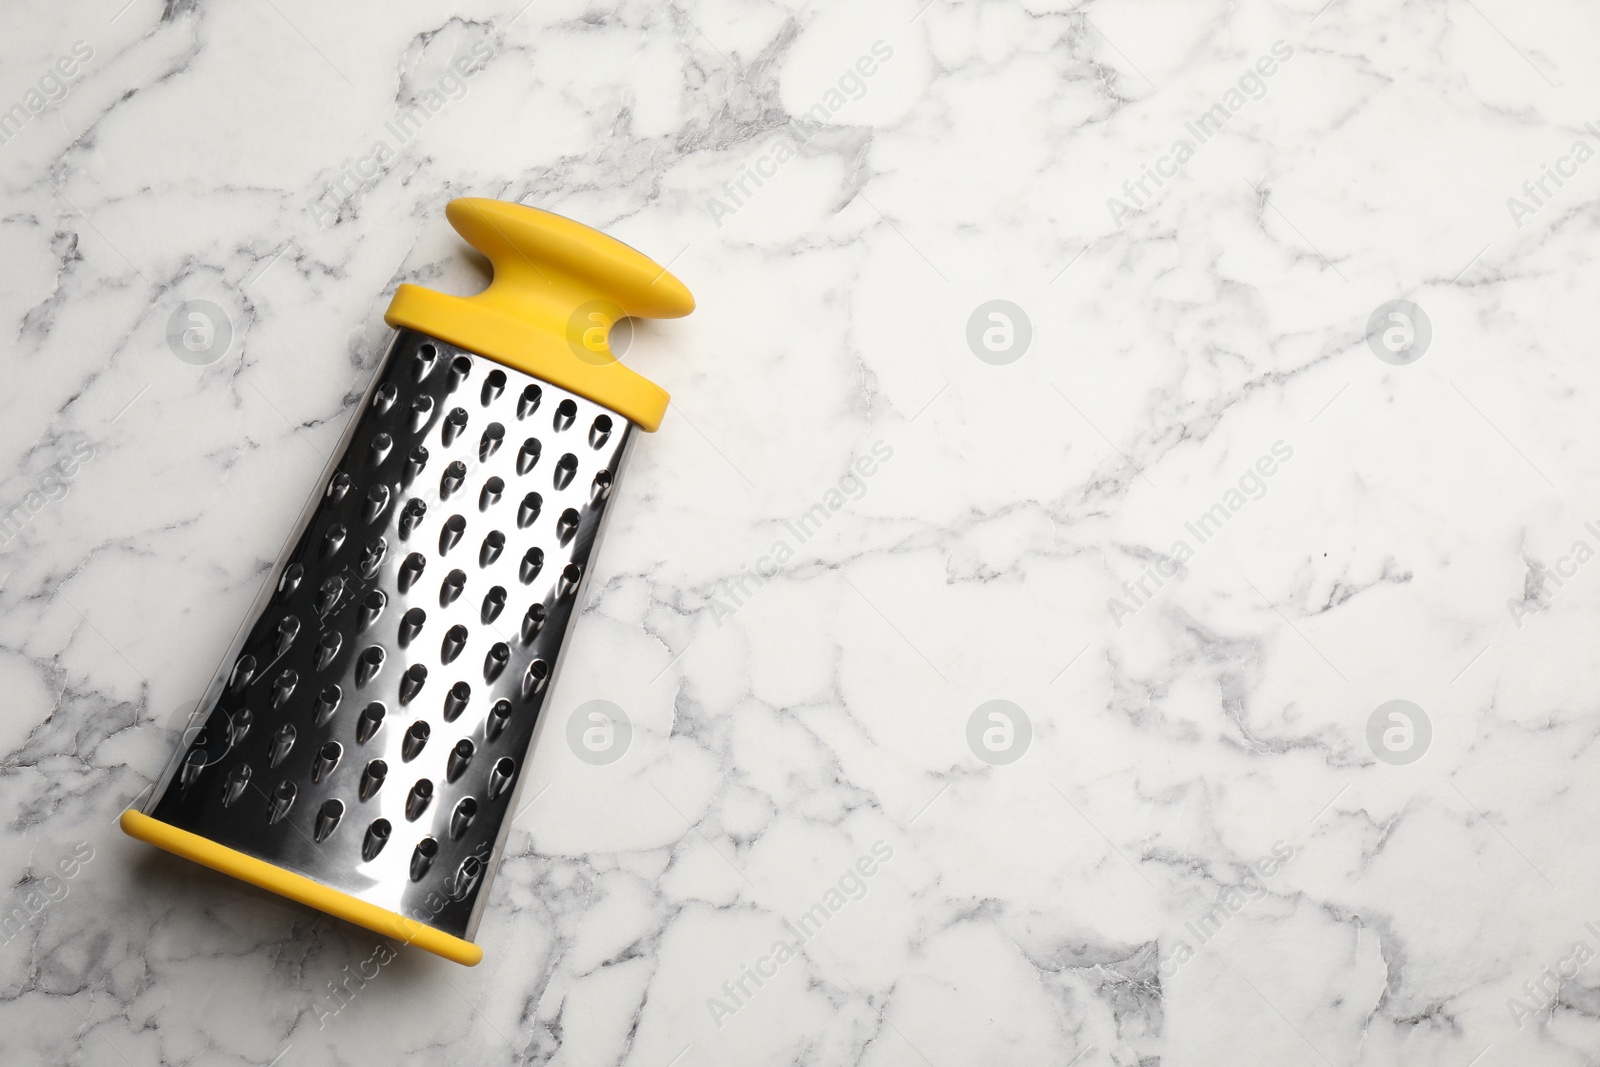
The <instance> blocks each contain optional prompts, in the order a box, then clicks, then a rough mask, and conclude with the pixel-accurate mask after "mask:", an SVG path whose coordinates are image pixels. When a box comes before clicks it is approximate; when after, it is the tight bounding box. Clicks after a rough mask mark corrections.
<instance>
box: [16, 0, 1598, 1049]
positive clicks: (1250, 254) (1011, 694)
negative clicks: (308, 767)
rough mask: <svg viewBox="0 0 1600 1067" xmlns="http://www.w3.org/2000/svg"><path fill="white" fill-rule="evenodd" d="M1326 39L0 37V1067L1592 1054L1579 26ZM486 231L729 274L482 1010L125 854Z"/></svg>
mask: <svg viewBox="0 0 1600 1067" xmlns="http://www.w3.org/2000/svg"><path fill="white" fill-rule="evenodd" d="M1323 3H1324V0H1309V2H1304V3H1289V4H1265V3H1260V2H1249V3H1244V4H1234V3H1225V2H1220V0H1191V2H1188V3H1183V4H1177V3H1150V2H1145V3H1136V2H1128V0H1099V2H1095V3H1091V4H1084V5H1081V6H1075V5H1073V4H1072V3H1070V2H1068V0H1057V2H1053V3H1052V2H1048V0H1041V2H1037V3H1028V4H1014V3H965V2H962V3H951V2H947V0H932V2H930V3H928V4H927V5H926V6H924V7H920V8H919V7H918V6H917V5H916V4H914V3H910V2H883V3H875V4H872V5H864V4H845V3H841V2H829V3H805V4H793V5H790V6H784V5H776V4H759V3H749V2H741V3H713V2H710V0H682V2H680V3H677V4H666V5H659V4H647V3H633V2H629V3H625V4H622V5H620V8H619V9H618V10H612V6H611V5H604V4H601V5H584V4H578V3H570V2H564V0H558V2H552V3H547V2H544V0H539V2H536V3H531V4H528V5H527V6H525V7H524V6H522V4H521V0H512V2H510V3H498V2H487V3H469V4H467V5H465V6H464V7H462V8H461V9H460V13H459V14H457V15H454V16H451V17H446V16H445V15H442V14H439V13H437V11H435V10H433V9H432V8H431V7H430V6H428V5H421V4H415V3H413V4H403V5H398V6H397V5H376V4H366V5H362V9H361V10H355V9H353V8H351V7H350V6H349V5H322V4H312V3H308V2H306V0H245V2H243V3H238V4H231V5H223V4H206V5H197V4H190V3H184V2H177V0H174V2H171V3H168V4H167V5H166V6H165V7H163V6H162V5H161V4H159V3H156V2H154V0H132V2H129V3H127V4H126V6H123V4H124V0H95V2H94V3H91V4H87V5H74V6H72V7H70V8H62V7H58V6H51V5H44V4H33V5H30V6H28V7H26V8H23V9H17V10H13V11H12V12H10V14H9V15H8V17H7V33H6V35H5V43H4V45H3V46H0V53H3V56H4V63H3V66H0V108H9V109H10V110H9V112H7V113H6V114H5V115H0V134H3V136H4V139H5V142H4V144H3V145H0V188H3V193H4V198H5V201H4V216H3V221H0V233H3V235H4V249H5V254H4V257H3V260H0V271H3V278H4V284H3V286H0V323H3V327H4V333H5V353H4V362H3V364H0V375H3V379H0V381H3V388H0V519H3V521H4V523H5V530H4V534H3V541H4V543H3V547H0V575H4V582H3V586H0V691H3V692H4V693H5V695H6V700H5V714H4V715H3V716H0V752H4V753H5V755H4V759H3V763H0V804H3V812H4V822H3V830H0V886H4V887H5V888H4V891H3V892H4V901H3V904H0V921H3V923H4V933H3V937H0V941H3V943H0V1062H3V1063H5V1064H6V1065H7V1067H10V1065H14V1064H15V1065H21V1064H74V1065H79V1064H81V1065H118V1064H124V1063H126V1064H131V1065H136V1067H144V1065H147V1064H148V1065H154V1064H174V1065H177V1064H182V1065H191V1064H192V1065H196V1067H212V1065H230V1064H237V1065H244V1064H254V1065H264V1064H269V1063H276V1064H281V1065H283V1067H297V1065H302V1064H304V1065H312V1064H325V1063H326V1064H334V1063H385V1064H390V1063H394V1064H399V1063H406V1064H411V1063H415V1064H429V1065H434V1064H445V1063H449V1064H457V1063H459V1064H484V1063H516V1062H527V1063H540V1064H543V1063H552V1064H573V1065H588V1064H613V1063H626V1064H632V1065H638V1067H670V1065H678V1067H693V1065H698V1064H739V1065H749V1064H789V1063H796V1064H864V1065H877V1064H927V1065H930V1067H959V1065H964V1064H972V1063H996V1064H1002V1063H1003V1064H1057V1065H1065V1064H1080V1065H1085V1067H1090V1065H1094V1067H1102V1065H1107V1064H1117V1065H1127V1064H1133V1063H1136V1062H1138V1063H1153V1062H1157V1061H1159V1062H1160V1063H1163V1064H1168V1065H1171V1064H1223V1063H1272V1064H1308V1065H1319V1064H1339V1065H1343V1064H1356V1063H1360V1064H1406V1065H1408V1067H1420V1065H1435V1064H1437V1065H1442V1067H1449V1065H1455V1067H1466V1065H1468V1064H1475V1065H1477V1067H1491V1065H1499V1064H1505V1065H1512V1064H1517V1065H1520V1064H1570V1065H1572V1067H1579V1065H1582V1064H1584V1063H1586V1062H1588V1061H1589V1060H1590V1058H1591V1057H1592V1056H1593V1055H1595V1054H1596V1053H1597V1052H1600V959H1593V958H1591V957H1592V956H1594V955H1595V954H1596V953H1600V899H1596V896H1595V892H1594V885H1595V882H1594V881H1593V879H1594V878H1595V877H1596V874H1597V866H1600V845H1597V844H1596V834H1595V833H1594V832H1593V828H1592V824H1593V822H1594V818H1595V813H1596V809H1597V806H1600V774H1597V773H1596V767H1597V766H1600V763H1597V754H1596V744H1597V738H1600V707H1597V703H1600V656H1597V655H1596V652H1595V638H1594V634H1595V626H1596V623H1597V621H1600V564H1597V563H1593V562H1591V561H1592V560H1593V559H1594V558H1595V556H1596V552H1597V551H1600V448H1597V447H1596V445H1597V438H1600V431H1597V421H1596V418H1595V412H1596V406H1597V402H1600V361H1597V360H1596V358H1595V340H1594V337H1595V325H1594V322H1595V316H1594V309H1595V305H1596V294H1597V286H1600V271H1597V269H1596V266H1595V263H1594V256H1593V249H1594V247H1595V239H1596V230H1597V228H1600V211H1597V199H1596V197H1597V188H1600V162H1595V161H1594V158H1593V157H1594V155H1595V153H1596V152H1597V151H1600V105H1597V103H1596V100H1597V99H1600V96H1597V93H1596V87H1597V83H1600V67H1597V65H1596V64H1595V62H1594V49H1595V42H1596V40H1597V37H1600V13H1597V10H1596V9H1595V7H1594V6H1593V5H1584V4H1579V3H1576V2H1572V0H1549V2H1546V3H1542V4H1534V5H1518V4H1514V3H1511V2H1510V0H1450V2H1448V3H1444V2H1437V3H1426V4H1409V5H1403V6H1399V5H1389V4H1377V3H1371V2H1358V0H1334V2H1332V3H1329V4H1327V6H1326V7H1323V6H1322V5H1323ZM519 8H520V10H519ZM1319 9H1320V10H1319ZM13 104H15V105H16V107H12V105H13ZM419 105H420V110H419V109H418V108H419ZM1591 121H1593V122H1595V123H1596V124H1595V125H1589V123H1590V122H1591ZM1552 175H1553V177H1552ZM461 195H477V196H492V197H500V198H505V199H513V200H520V201H523V202H526V203H530V204H534V205H537V206H540V207H544V208H547V209H550V210H553V211H557V212H561V213H563V214H566V215H569V216H571V217H573V218H576V219H579V220H581V221H583V222H586V223H589V224H591V225H594V226H598V227H600V228H602V229H605V230H606V231H608V232H610V233H612V234H614V235H616V236H618V237H620V238H622V239H623V240H626V241H628V242H629V243H631V244H633V245H635V246H636V247H638V248H640V249H642V250H644V251H646V252H647V253H649V254H651V255H653V256H655V257H656V258H657V259H659V260H661V261H662V262H664V263H669V264H670V266H671V269H672V270H673V271H674V273H676V274H678V275H679V276H680V277H682V278H683V279H684V281H685V282H686V283H687V284H688V285H689V287H690V288H691V289H692V290H693V291H694V293H695V295H696V297H697V298H698V301H699V309H698V310H697V311H696V313H695V314H694V315H693V316H692V317H691V318H689V319H687V320H683V321H681V322H672V323H660V324H656V323H652V324H649V325H647V326H643V327H641V328H640V329H639V331H638V334H637V336H636V337H635V339H634V341H633V344H632V348H631V350H630V352H629V354H628V358H629V361H630V362H631V363H632V364H633V365H634V366H635V367H637V368H639V369H640V370H642V371H643V372H645V373H646V374H648V375H650V376H651V377H654V378H655V379H657V380H658V381H660V382H662V383H663V384H664V385H666V386H667V387H668V388H669V389H671V391H672V392H673V395H674V404H673V408H672V410H671V411H670V412H669V414H668V416H667V419H666V421H665V423H664V425H663V427H662V429H661V431H660V432H659V433H657V434H655V435H654V436H653V437H649V438H648V439H646V440H644V441H643V442H641V446H640V447H639V448H638V449H637V451H636V452H635V455H634V461H633V464H632V465H631V469H630V471H629V474H628V478H627V479H626V481H625V483H624V486H623V493H622V495H621V498H620V499H619V501H618V504H617V507H616V508H615V517H614V519H613V527H612V530H611V535H610V537H609V539H608V541H607V543H606V544H605V546H604V551H603V552H602V553H601V559H600V564H599V566H600V571H599V573H597V574H596V575H595V582H594V585H593V589H592V597H591V601H590V603H589V604H588V605H587V608H586V614H585V615H584V617H583V618H582V619H581V620H580V623H579V626H578V630H577V636H576V638H575V643H574V644H573V646H572V647H571V649H570V654H569V658H568V661H567V663H566V666H565V670H564V672H563V675H562V677H561V679H560V682H559V687H558V691H557V692H556V693H555V694H554V697H553V703H552V705H551V711H550V714H551V715H553V716H554V717H555V719H554V725H553V726H552V728H551V729H550V730H549V731H548V732H547V733H546V735H545V740H544V742H543V743H542V744H541V745H540V747H539V749H538V752H537V757H536V759H535V760H534V762H533V765H532V768H531V771H530V773H531V774H532V776H533V778H532V780H531V781H530V783H529V789H528V792H527V793H526V794H525V796H526V797H528V798H533V803H531V804H530V805H529V806H528V808H527V809H526V811H525V812H524V813H523V814H522V815H521V817H520V819H519V821H518V823H517V829H516V830H515V831H514V832H513V834H512V838H511V841H510V844H509V850H508V854H507V857H506V860H505V862H504V864H503V866H502V868H501V869H500V871H499V875H498V879H497V881H496V883H495V885H494V889H493V898H492V901H491V903H490V906H489V908H488V911H487V914H486V918H485V920H484V922H483V925H482V928H481V930H480V931H479V934H478V937H479V940H480V941H481V942H482V943H483V944H484V946H485V947H486V949H487V957H486V959H485V961H484V962H483V964H482V965H481V966H479V967H477V968H476V969H472V970H467V969H463V968H460V967H458V966H456V965H454V964H450V963H447V962H444V961H442V960H439V959H436V958H433V957H430V956H426V955H424V954H422V953H420V952H418V951H416V950H405V949H403V950H400V951H398V952H394V951H391V950H390V949H389V948H388V947H387V946H386V945H385V944H383V943H381V942H380V939H378V938H377V937H376V936H374V935H372V934H369V933H367V932H366V931H364V930H361V929H358V928H354V927H350V926H347V925H344V924H342V923H340V922H338V921H336V920H332V919H328V918H324V917H320V916H319V915H318V914H316V913H314V912H311V911H309V910H307V909H304V908H302V907H300V906H298V905H293V904H289V903H287V902H285V901H282V900H279V899H277V898H274V897H270V896H268V895H266V894H264V893H261V892H259V891H256V890H254V889H252V888H250V887H248V886H245V885H243V884H240V883H235V882H232V881H229V880H227V879H224V878H222V877H220V876H215V875H213V874H211V873H210V872H208V871H205V870H203V869H200V868H198V867H195V866H192V865H190V864H187V863H184V862H182V861H179V860H177V859H174V858H171V857H168V856H166V855H164V854H161V853H158V852H155V851H154V850H152V849H150V848H148V847H147V846H145V845H142V844H139V843H137V842H134V841H131V840H129V839H126V838H124V837H122V836H121V834H120V833H119V832H118V831H117V829H116V826H115V819H116V817H117V815H118V813H119V812H121V810H122V809H123V808H124V807H125V806H126V805H128V804H130V803H132V802H133V801H135V800H136V799H137V798H138V797H139V795H140V793H141V791H142V790H144V789H145V788H146V787H148V786H149V785H150V784H151V782H152V781H153V780H154V779H155V777H156V776H157V775H158V774H159V773H160V771H161V769H162V767H163V764H164V762H165V760H166V759H167V757H168V755H169V753H170V752H171V751H172V749H173V746H174V744H175V743H176V741H177V737H178V734H179V732H180V730H181V729H182V726H183V723H184V722H185V721H186V715H187V712H188V710H189V708H190V707H191V705H192V704H193V702H194V701H195V700H196V699H197V698H198V697H199V694H200V690H201V688H202V687H203V686H204V684H205V682H206V680H207V679H208V677H209V675H210V672H211V671H212V669H213V668H214V667H215V665H216V663H217V661H218V659H219V658H220V656H221V652H222V649H223V648H224V647H225V646H226V644H227V643H228V640H229V638H230V636H231V634H232V632H233V630H234V628H235V627H236V626H237V625H238V623H239V621H240V620H241V618H242V616H243V613H244V612H245V610H246V607H247V605H248V603H249V602H250V600H251V599H252V597H253V596H254V594H255V592H256V590H257V588H258V586H259V585H260V583H261V582H262V580H263V577H264V575H265V573H266V571H267V569H268V568H269V567H270V564H271V560H272V559H273V558H274V557H275V555H276V554H277V552H278V550H279V546H280V544H281V542H282V540H283V538H284V537H285V535H286V533H287V532H288V528H289V524H290V522H291V521H292V518H293V515H294V514H295V512H296V509H297V508H298V506H299V504H300V502H301V501H302V500H303V499H304V497H305V494H306V493H307V492H308V491H309V490H310V488H311V485H312V482H313V481H314V479H315V478H316V475H317V472H318V471H319V470H320V469H321V468H322V466H323V464H324V462H325V460H326V455H327V453H328V451H329V449H331V448H332V447H333V444H334V442H335V441H336V439H337V437H338V435H339V433H340V431H341V429H342V427H343V426H344V424H345V423H346V420H347V419H348V418H349V417H350V415H351V410H352V405H353V404H355V403H356V400H357V398H358V397H359V396H360V394H361V392H362V390H363V389H364V388H365V386H366V384H367V382H368V380H369V378H370V376H371V374H372V372H373V369H374V367H375V365H376V360H377V359H378V357H379V355H380V353H381V351H382V347H383V345H384V343H385V340H386V337H387V330H386V328H385V327H384V326H383V324H382V312H383V308H384V307H385V305H386V303H387V301H388V298H389V295H390V294H391V293H392V291H393V289H394V287H395V286H396V285H397V284H398V283H400V282H401V281H406V280H410V281H420V282H423V283H425V284H429V285H433V286H436V287H439V288H443V289H446V290H449V291H453V292H470V291H473V290H475V289H476V288H478V287H479V286H481V285H482V284H483V279H484V272H483V269H482V264H481V261H479V260H477V259H475V258H474V257H473V256H471V255H470V254H467V253H466V252H465V251H464V246H463V245H462V244H461V242H460V241H459V240H458V239H457V238H456V236H455V235H454V234H453V233H452V232H451V231H450V229H449V228H448V226H447V225H446V224H445V220H444V213H443V209H444V205H445V203H446V202H447V201H448V200H449V199H451V198H452V197H455V196H461ZM189 301H209V302H211V303H212V304H214V305H215V306H216V307H217V308H220V309H221V310H222V314H223V315H224V316H225V323H224V331H223V332H225V335H226V336H225V337H223V339H222V341H221V342H218V341H216V340H215V339H214V338H213V340H212V341H211V342H210V343H211V345H212V348H211V349H205V345H204V344H202V345H201V348H202V349H203V351H201V352H200V353H199V354H198V355H197V354H196V353H195V352H192V351H188V350H185V351H186V352H187V354H188V356H189V358H188V359H180V358H178V356H177V355H176V354H175V352H176V351H177V349H174V347H173V346H171V345H169V343H168V328H169V323H170V322H171V321H173V317H174V314H175V312H177V311H178V310H179V309H180V308H182V307H183V306H184V305H185V304H186V303H187V302H189ZM991 301H1005V302H1007V303H1006V304H1004V305H992V304H991V303H990V302H991ZM1392 301H1404V302H1407V303H1406V304H1405V305H1403V306H1402V307H1401V310H1400V312H1399V313H1400V314H1402V315H1403V316H1405V317H1404V318H1401V319H1390V318H1389V317H1388V316H1389V313H1390V311H1391V308H1390V306H1389V305H1390V302H1392ZM996 308H998V309H999V310H998V311H995V309H996ZM991 313H994V314H998V315H999V316H1000V317H999V318H993V317H991ZM1369 321H1370V322H1375V324H1376V325H1375V326H1374V327H1373V328H1371V329H1369ZM181 328H182V323H180V331H181ZM178 347H179V348H180V349H181V347H182V346H181V345H180V346H178ZM858 464H859V466H858ZM751 575H756V577H751ZM595 699H605V700H610V701H613V702H615V703H616V704H617V705H618V706H620V707H622V708H623V709H624V710H625V711H626V713H627V715H628V716H629V718H630V720H631V723H632V727H633V732H632V737H631V741H630V744H629V747H628V749H627V750H626V751H625V752H624V753H623V754H622V756H621V758H619V759H617V760H615V761H614V762H612V763H609V764H606V765H602V766H596V765H592V764H590V763H586V762H583V761H581V760H579V759H578V758H576V757H575V755H574V754H573V752H572V751H570V750H569V748H568V746H567V745H566V744H565V743H564V740H563V738H564V730H565V723H566V720H567V717H568V716H570V715H571V713H572V711H573V710H574V709H576V708H577V707H578V706H579V705H581V704H583V703H585V702H586V701H589V700H595ZM1396 700H1399V701H1406V702H1409V703H1406V704H1402V705H1389V706H1387V707H1385V705H1387V704H1388V702H1390V701H1396ZM993 701H1002V702H1005V703H1002V704H999V705H993V704H991V703H990V702H993ZM1380 709H1381V710H1380ZM1397 709H1398V710H1397ZM994 715H998V716H1000V717H999V718H992V717H991V716H994ZM858 865H859V866H858ZM867 871H870V875H868V874H866V873H862V872H867ZM1591 922H1593V923H1595V924H1596V925H1594V926H1590V925H1587V924H1589V923H1591ZM780 942H781V943H782V944H783V946H784V947H783V948H782V949H780V950H779V951H778V952H777V953H776V955H775V954H774V945H775V943H780ZM751 975H756V977H751ZM336 986H341V988H342V989H343V990H345V991H344V992H343V993H342V994H341V995H336V994H335V992H334V988H335V987H336Z"/></svg>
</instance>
